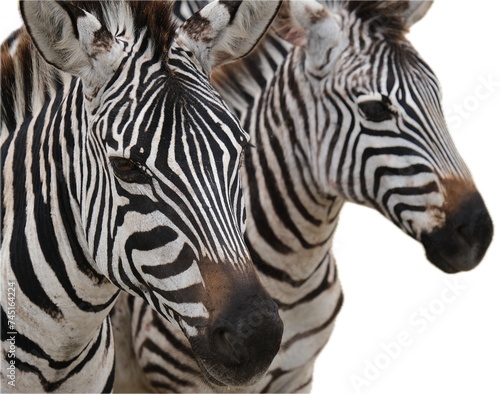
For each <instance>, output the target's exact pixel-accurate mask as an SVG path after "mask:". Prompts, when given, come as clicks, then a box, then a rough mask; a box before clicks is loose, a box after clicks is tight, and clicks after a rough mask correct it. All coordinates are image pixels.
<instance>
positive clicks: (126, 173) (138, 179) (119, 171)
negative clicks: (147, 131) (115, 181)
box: [110, 157, 149, 183]
mask: <svg viewBox="0 0 500 394" xmlns="http://www.w3.org/2000/svg"><path fill="white" fill-rule="evenodd" d="M110 164H111V167H112V168H113V171H114V173H115V175H116V176H117V177H118V178H119V179H121V180H122V181H124V182H128V183H148V182H149V176H148V175H147V174H146V173H145V172H144V171H143V170H142V169H141V168H140V167H139V166H138V165H137V164H135V163H134V162H133V161H132V160H129V159H125V158H123V157H112V158H111V159H110Z"/></svg>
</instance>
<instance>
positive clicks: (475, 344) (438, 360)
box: [0, 0, 500, 394]
mask: <svg viewBox="0 0 500 394" xmlns="http://www.w3.org/2000/svg"><path fill="white" fill-rule="evenodd" d="M499 15H500V6H499V5H498V3H497V2H494V1H486V0H480V1H478V0H476V1H473V2H472V1H465V0H459V1H451V0H436V2H435V4H434V5H433V7H432V8H431V10H430V11H429V13H428V14H427V16H426V17H425V18H424V19H423V20H422V21H420V22H419V23H418V24H417V25H415V26H414V28H413V29H412V31H411V33H410V34H409V39H410V40H411V41H412V43H413V44H414V46H415V47H416V48H417V50H418V51H419V52H420V53H421V55H422V56H423V58H424V59H425V60H426V61H427V62H428V63H429V65H430V66H431V67H432V68H433V69H434V71H435V73H436V74H437V76H438V77H439V79H440V81H441V84H442V88H443V94H444V105H443V106H444V108H445V111H446V113H447V116H448V120H449V123H450V126H453V127H450V128H451V133H452V136H453V139H454V141H455V143H456V144H457V146H458V149H459V151H460V152H461V154H462V155H463V157H464V159H465V161H466V162H467V164H468V165H469V168H470V169H471V171H472V173H473V176H474V179H475V181H476V184H477V186H478V188H479V190H480V191H481V192H482V194H483V198H484V200H485V201H486V205H487V206H488V208H489V210H490V213H491V215H492V217H493V221H494V223H495V224H497V225H499V223H500V220H499V219H500V196H499V194H500V192H499V175H498V170H499V169H500V166H499V164H498V163H499V157H500V150H499V148H500V145H499V144H498V136H499V135H500V118H499V115H500V27H499V26H500V24H499V23H498V17H499ZM20 25H21V21H20V18H19V16H18V11H17V2H16V1H14V0H3V1H2V2H1V11H0V39H2V40H3V39H4V38H6V37H7V36H8V34H9V33H10V32H11V31H12V30H13V29H14V28H17V27H19V26H20ZM484 80H486V81H487V80H490V81H492V82H493V84H492V86H490V89H491V92H489V97H487V98H485V97H483V96H485V95H486V92H488V90H485V89H484V88H481V87H480V86H481V84H482V82H481V81H484ZM494 85H496V86H494ZM477 89H479V91H478V90H477ZM477 92H479V96H481V98H479V96H477ZM457 106H462V107H463V108H464V109H462V110H459V109H457V108H458V107H457ZM460 111H461V112H462V113H461V114H460ZM495 173H496V174H497V175H494V174H495ZM497 231H500V230H499V229H498V228H497ZM499 249H500V245H499V242H498V237H495V240H494V242H493V243H492V245H491V247H490V249H489V251H488V254H487V255H486V257H485V259H484V260H483V262H482V263H481V265H480V266H479V267H478V268H476V269H475V270H474V271H472V272H468V273H463V274H459V275H454V276H449V275H446V274H444V273H442V272H440V271H439V270H437V269H436V268H434V266H432V265H431V264H430V263H428V262H427V261H426V259H425V256H424V252H423V248H422V247H421V245H420V244H418V243H417V242H415V241H413V240H411V239H410V238H409V237H407V236H405V235H404V234H403V233H401V232H400V231H399V230H398V229H397V228H396V227H395V226H394V225H392V224H391V223H389V222H388V221H387V220H386V219H385V218H383V217H382V216H381V215H380V214H378V213H377V212H375V211H372V210H369V209H366V208H361V207H358V206H354V205H348V206H346V207H345V208H344V211H343V213H342V217H341V222H340V225H339V229H338V231H337V234H336V236H335V247H334V250H335V255H336V258H337V262H338V266H339V270H340V278H341V281H342V284H343V288H344V292H345V303H344V307H343V309H342V311H341V313H340V315H339V317H338V319H337V324H336V327H335V330H334V333H333V336H332V339H331V340H330V342H329V344H328V346H327V347H326V349H325V350H324V351H323V353H322V354H321V356H320V358H319V360H318V362H317V367H316V373H315V380H314V389H313V393H314V394H320V393H335V394H350V393H357V392H361V393H367V394H375V393H377V394H417V393H418V394H420V393H429V394H435V393H446V394H476V393H477V394H489V393H495V394H498V393H500V378H499V375H500V360H499V355H500V306H499V304H500V283H499V281H500V258H499V257H500V250H499ZM446 280H448V281H450V282H451V283H454V282H455V281H458V283H459V284H460V286H461V288H465V289H461V290H459V291H458V293H459V295H458V296H457V297H455V298H454V300H451V301H450V300H449V297H450V296H451V294H452V293H449V292H448V293H443V291H444V289H445V288H446V287H447V284H446V283H447V282H446ZM443 294H445V295H446V296H448V298H447V299H446V300H447V301H448V303H447V304H445V303H444V302H442V301H440V299H441V297H442V295H443ZM443 305H444V307H443ZM429 307H430V308H431V312H429V313H430V316H429V317H428V319H427V320H425V321H427V323H426V325H425V326H424V324H423V323H422V322H423V321H424V320H423V319H425V317H423V315H421V313H422V309H420V308H429ZM431 320H432V321H431ZM401 333H406V335H407V340H406V342H405V343H408V342H409V343H410V344H409V345H408V346H405V347H402V348H401V350H400V351H399V352H398V351H397V350H396V347H395V346H394V344H393V343H394V342H397V341H398V337H399V336H400V334H401ZM391 344H392V345H391ZM384 346H385V347H386V348H387V346H389V347H392V349H393V350H392V351H393V353H392V358H391V357H390V356H391V355H390V354H388V352H387V351H384ZM369 364H371V365H375V367H371V370H370V369H367V365H369ZM377 365H378V366H379V367H380V368H377ZM374 368H377V370H375V369H374ZM382 368H383V369H382ZM377 371H378V372H377ZM354 376H356V377H358V378H359V379H365V381H364V382H365V383H366V385H365V386H364V387H362V388H361V389H359V390H356V388H355V385H354V384H353V383H352V379H353V377H354ZM360 382H361V380H359V381H358V384H359V385H362V383H360Z"/></svg>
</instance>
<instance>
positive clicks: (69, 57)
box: [20, 0, 123, 90]
mask: <svg viewBox="0 0 500 394" xmlns="http://www.w3.org/2000/svg"><path fill="white" fill-rule="evenodd" d="M20 8H21V14H22V16H23V20H24V23H25V25H26V27H27V29H28V32H29V34H30V36H31V38H32V40H33V42H34V44H35V46H36V47H37V48H38V50H39V52H40V54H41V55H42V56H43V57H44V59H45V60H46V61H47V62H48V63H50V64H52V65H53V66H55V67H57V68H58V69H60V70H62V71H65V72H68V73H70V74H72V75H75V76H78V77H80V78H82V80H83V82H84V84H85V86H86V88H87V89H92V90H94V89H96V88H99V87H101V86H102V85H103V84H104V83H105V82H106V80H107V79H108V78H109V77H110V75H112V73H113V72H114V71H115V70H116V67H117V64H118V63H119V61H120V60H121V57H122V54H123V51H122V47H121V46H120V45H119V44H118V43H117V42H116V40H115V38H114V36H113V35H112V34H111V33H110V32H109V31H108V30H107V29H106V28H105V27H104V26H103V25H102V24H101V22H100V21H99V20H98V19H97V18H96V17H95V16H93V15H92V14H90V13H88V12H86V11H84V10H82V9H81V8H78V7H76V6H74V5H72V4H70V3H69V2H64V1H54V0H26V1H24V0H22V1H21V2H20Z"/></svg>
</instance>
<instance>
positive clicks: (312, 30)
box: [273, 0, 341, 53]
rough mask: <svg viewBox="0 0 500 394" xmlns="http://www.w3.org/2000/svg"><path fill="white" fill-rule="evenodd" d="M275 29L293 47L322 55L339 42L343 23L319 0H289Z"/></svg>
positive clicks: (277, 19) (277, 20)
mask: <svg viewBox="0 0 500 394" xmlns="http://www.w3.org/2000/svg"><path fill="white" fill-rule="evenodd" d="M273 29H274V30H275V31H276V33H277V34H278V35H279V36H280V37H282V38H283V39H284V40H286V41H288V42H290V43H291V44H293V45H296V46H302V47H306V48H307V50H308V52H310V53H318V51H319V52H322V51H324V50H325V49H328V48H331V47H333V46H335V45H336V44H337V43H338V40H339V37H340V31H341V24H340V21H339V20H338V18H337V16H336V15H334V14H333V13H331V12H330V11H329V9H328V8H327V7H324V6H323V5H321V4H320V3H318V2H317V1H315V0H304V1H295V0H289V1H285V2H284V3H283V6H282V7H281V9H280V12H279V13H278V16H277V17H276V21H275V23H274V24H273Z"/></svg>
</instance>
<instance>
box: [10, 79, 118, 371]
mask: <svg viewBox="0 0 500 394" xmlns="http://www.w3.org/2000/svg"><path fill="white" fill-rule="evenodd" d="M72 93H74V94H72ZM45 98H46V101H45V103H44V104H43V105H40V107H38V108H34V109H31V112H32V113H31V116H29V117H28V118H27V119H26V121H25V122H23V123H20V124H17V125H16V127H15V129H13V130H9V132H8V133H4V130H5V127H4V125H2V167H3V173H6V174H15V179H14V178H11V177H9V178H5V179H4V180H3V181H4V184H3V198H4V201H3V204H4V207H5V209H4V211H3V212H2V213H3V217H2V223H3V234H2V235H3V236H4V237H5V238H4V241H5V242H4V243H3V247H2V278H5V280H9V281H13V282H14V283H15V286H16V300H17V301H16V308H17V309H16V316H17V321H16V324H17V327H18V334H19V337H18V338H23V340H19V342H18V347H19V349H20V354H19V358H18V361H19V363H20V364H19V365H22V363H23V362H29V363H30V365H33V363H35V364H34V367H36V368H37V369H38V370H40V371H41V374H42V375H43V376H45V377H47V378H50V377H51V376H54V377H55V375H57V374H58V373H59V374H62V375H64V372H61V370H59V371H58V372H57V373H56V372H55V371H54V368H55V369H57V368H56V367H55V366H54V365H57V366H60V365H59V364H57V362H55V361H54V360H64V361H67V360H74V363H77V362H79V361H81V360H80V358H81V357H83V356H82V354H83V353H86V352H89V351H90V350H91V349H94V350H93V351H94V352H95V351H97V350H96V349H95V348H94V346H97V347H99V349H101V348H105V347H106V346H105V343H108V344H109V340H110V339H109V335H110V334H109V327H108V328H105V327H103V322H104V319H105V318H106V316H107V314H108V313H109V311H110V309H111V307H112V305H113V303H114V299H115V298H116V295H117V288H116V287H115V286H114V285H112V284H111V283H110V282H109V281H108V280H107V279H106V278H105V277H104V276H103V275H102V274H101V273H100V272H98V270H97V269H96V266H95V262H94V261H93V258H92V253H91V251H90V250H89V248H88V246H87V242H86V236H85V233H86V229H84V227H83V225H82V219H81V213H80V206H81V204H80V199H81V197H80V196H81V195H82V194H83V191H82V190H83V188H84V186H83V182H84V181H85V179H86V178H84V177H83V176H82V171H81V170H80V166H81V163H82V153H81V152H82V149H83V146H84V145H83V142H82V141H83V140H84V137H83V135H85V133H84V131H85V127H86V126H85V125H86V121H85V116H84V115H83V114H84V111H83V109H82V108H81V106H80V107H79V105H80V104H82V103H83V97H82V93H81V88H80V87H79V84H78V83H77V82H76V80H75V79H74V80H73V82H72V84H71V85H66V86H64V88H63V89H59V90H58V91H57V92H56V93H54V95H53V96H52V97H47V96H45ZM3 104H5V103H3ZM75 122H76V123H75ZM77 127H80V129H77ZM75 130H78V131H79V133H76V132H75ZM5 136H7V137H6V138H4V137H5ZM78 136H80V137H78ZM78 138H80V140H79V139H78ZM87 181H89V182H90V180H89V179H87ZM13 237H15V238H16V242H10V239H11V238H13ZM3 298H4V295H3V294H2V305H3V306H4V305H5V304H4V300H3ZM33 316H43V317H42V318H37V319H33ZM38 338H43V341H38ZM32 342H35V343H37V344H38V346H39V348H36V352H37V354H35V361H33V360H32V359H31V356H26V357H24V356H23V355H24V353H30V354H32V351H33V349H34V348H33V347H32V346H31V345H30V343H32ZM98 342H99V343H98ZM101 342H102V343H101ZM24 345H26V348H25V347H24ZM107 357H112V354H110V355H109V356H107ZM23 360H24V361H23ZM27 360H29V361H27ZM51 360H52V361H54V362H52V361H51ZM106 360H107V358H106ZM47 361H48V364H47ZM106 362H107V361H106ZM74 363H73V362H68V363H67V364H64V365H63V364H61V365H63V366H62V367H61V368H62V369H64V370H65V371H66V370H68V371H69V370H71V368H73V367H74V366H75V364H74ZM52 373H54V374H55V375H52ZM68 373H69V372H68ZM58 376H60V375H58ZM49 380H50V379H49Z"/></svg>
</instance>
